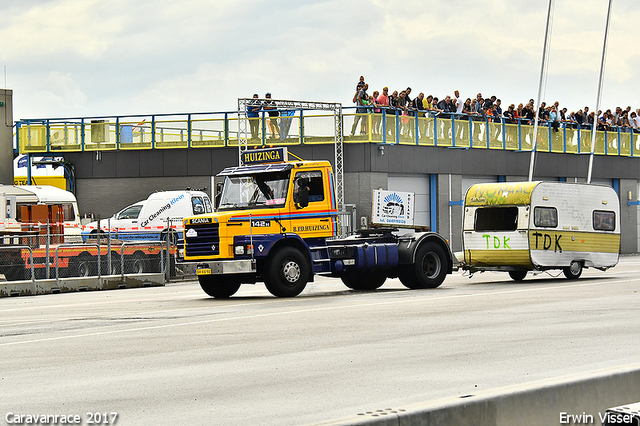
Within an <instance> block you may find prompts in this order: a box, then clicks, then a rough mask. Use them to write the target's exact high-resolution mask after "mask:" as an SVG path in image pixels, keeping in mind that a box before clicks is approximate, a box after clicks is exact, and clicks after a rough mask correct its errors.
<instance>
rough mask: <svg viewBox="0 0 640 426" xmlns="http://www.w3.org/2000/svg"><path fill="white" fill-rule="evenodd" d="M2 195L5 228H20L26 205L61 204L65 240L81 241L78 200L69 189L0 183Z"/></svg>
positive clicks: (1, 214)
mask: <svg viewBox="0 0 640 426" xmlns="http://www.w3.org/2000/svg"><path fill="white" fill-rule="evenodd" d="M0 196H2V198H3V199H4V203H3V205H4V206H5V208H4V210H3V212H2V213H0V218H2V219H3V221H2V227H3V229H5V230H11V229H20V225H19V223H20V222H21V219H22V218H21V210H22V209H21V207H22V206H24V205H34V204H47V205H53V204H55V205H60V206H62V210H63V212H64V234H65V242H80V241H81V237H80V233H81V231H82V226H81V225H80V214H79V212H78V201H77V200H76V197H75V195H73V193H71V192H69V191H65V190H63V189H60V188H57V187H55V186H49V185H24V186H10V185H0Z"/></svg>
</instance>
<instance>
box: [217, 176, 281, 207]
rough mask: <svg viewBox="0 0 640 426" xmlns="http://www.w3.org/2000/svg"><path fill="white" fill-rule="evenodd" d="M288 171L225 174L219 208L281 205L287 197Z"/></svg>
mask: <svg viewBox="0 0 640 426" xmlns="http://www.w3.org/2000/svg"><path fill="white" fill-rule="evenodd" d="M288 189H289V172H288V171H287V172H279V173H258V174H255V175H250V176H227V177H226V178H225V180H224V188H223V189H222V196H221V197H220V206H219V207H218V209H219V210H233V209H239V208H240V209H242V208H256V207H258V208H260V207H263V208H272V207H282V206H283V205H284V203H285V201H286V199H287V190H288Z"/></svg>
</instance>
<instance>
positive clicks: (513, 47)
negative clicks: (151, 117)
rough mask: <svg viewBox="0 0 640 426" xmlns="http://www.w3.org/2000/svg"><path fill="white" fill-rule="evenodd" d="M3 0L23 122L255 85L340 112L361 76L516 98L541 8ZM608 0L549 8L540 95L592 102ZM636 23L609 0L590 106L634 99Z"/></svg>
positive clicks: (324, 0) (462, 2)
mask: <svg viewBox="0 0 640 426" xmlns="http://www.w3.org/2000/svg"><path fill="white" fill-rule="evenodd" d="M7 3H11V2H5V3H3V4H2V6H0V12H1V13H0V39H2V40H3V50H2V51H1V52H0V60H1V61H2V62H0V65H6V66H7V71H8V78H7V80H8V84H9V88H13V89H14V98H15V102H14V108H15V114H14V115H15V116H16V117H21V118H27V117H34V116H51V117H53V116H60V115H61V114H69V115H73V116H89V115H111V114H118V115H126V114H147V113H149V114H150V113H156V112H157V113H160V112H164V113H168V112H178V111H181V112H186V111H217V110H233V109H235V108H236V99H237V98H238V97H246V96H251V95H252V94H253V93H259V94H261V95H262V94H264V92H266V91H271V92H272V93H274V97H280V98H289V99H304V100H324V101H333V102H336V101H337V102H343V103H344V104H345V106H351V105H352V104H351V98H352V96H353V91H354V90H355V83H356V81H357V78H358V76H359V75H365V77H366V80H367V82H368V83H369V84H370V88H371V90H370V91H373V90H380V89H381V88H382V86H384V85H387V86H389V87H390V88H391V89H392V90H393V89H402V88H405V87H407V86H411V87H412V88H413V89H414V92H417V93H419V92H425V93H431V94H434V95H436V96H440V97H441V96H444V95H446V94H451V93H452V92H453V90H454V89H459V90H460V91H461V93H462V95H463V96H464V97H467V96H470V95H473V94H475V93H477V92H478V91H479V92H483V93H484V94H487V93H488V94H496V95H497V96H499V97H501V98H502V99H503V102H508V103H511V102H513V103H518V102H519V101H521V100H523V99H527V100H528V99H529V98H530V97H533V95H535V93H536V91H537V85H538V78H539V77H538V76H539V71H540V62H541V57H542V44H543V40H544V27H545V22H546V12H547V2H531V1H525V0H514V1H510V2H505V1H503V0H487V1H482V2H477V1H472V0H457V1H456V2H455V3H452V2H443V1H437V0H405V1H402V2H397V1H391V0H354V1H348V2H347V1H344V0H315V1H305V2H300V1H294V0H271V1H266V0H249V1H242V2H240V1H233V0H231V1H226V2H211V1H208V0H191V1H189V2H182V3H176V2H175V1H169V0H156V1H153V2H151V1H148V0H140V1H136V2H130V1H125V0H112V1H111V2H108V3H105V2H99V1H97V0H49V1H37V0H25V1H22V2H20V4H19V6H16V5H13V4H7ZM606 6H607V0H580V1H578V0H565V1H563V2H556V3H555V13H554V15H553V18H554V19H553V32H552V37H551V43H550V55H549V66H548V78H547V84H546V92H545V96H546V97H548V98H552V99H559V100H561V102H562V103H564V104H566V105H567V106H568V107H569V108H571V107H570V105H572V104H574V103H576V104H584V103H590V104H593V100H594V99H595V93H596V87H595V85H596V83H597V74H598V71H599V60H600V54H601V45H602V34H603V29H604V23H605V12H606ZM639 18H640V5H639V4H637V2H634V1H633V0H616V2H615V3H614V9H613V13H612V24H611V30H610V43H609V51H608V55H607V69H606V80H605V86H604V87H605V91H604V94H603V102H604V100H605V99H606V101H607V102H614V103H615V102H622V103H629V102H631V103H632V104H633V105H638V106H640V94H635V92H634V91H632V90H631V88H632V87H633V85H634V84H635V81H634V79H635V70H636V69H638V68H637V65H638V63H640V58H639V57H638V56H639V55H640V52H637V51H636V50H635V49H634V48H633V43H634V41H635V40H637V39H638V36H640V29H638V28H637V27H638V26H637V24H636V23H637V22H638V20H639ZM618 99H619V100H618ZM581 106H584V105H581Z"/></svg>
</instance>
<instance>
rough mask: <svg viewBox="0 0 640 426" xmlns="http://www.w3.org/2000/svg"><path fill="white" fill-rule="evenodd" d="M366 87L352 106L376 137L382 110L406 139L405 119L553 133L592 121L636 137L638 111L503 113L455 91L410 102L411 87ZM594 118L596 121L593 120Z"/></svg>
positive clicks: (524, 107) (522, 107)
mask: <svg viewBox="0 0 640 426" xmlns="http://www.w3.org/2000/svg"><path fill="white" fill-rule="evenodd" d="M368 88H369V86H368V84H367V83H365V81H364V76H360V79H359V81H358V83H357V85H356V93H355V96H354V97H353V102H354V103H355V104H356V105H357V109H356V113H360V114H362V113H367V112H373V113H374V117H373V120H372V127H373V128H372V132H373V133H374V134H380V132H381V127H382V126H381V120H382V115H381V114H376V113H381V112H382V110H383V109H384V110H386V115H388V116H392V117H393V119H394V120H395V117H394V116H395V115H399V116H401V120H400V123H401V124H400V130H401V132H403V133H406V134H408V135H410V133H411V131H412V130H411V126H408V125H407V123H408V122H409V120H410V118H409V117H416V116H417V117H439V118H451V117H455V118H456V119H462V120H468V119H471V120H473V121H485V122H494V123H502V122H504V123H507V124H517V123H520V124H523V125H533V124H535V120H536V119H537V120H538V124H539V125H548V126H550V127H551V128H553V130H554V131H558V130H559V129H560V128H562V127H566V128H573V129H577V128H583V129H591V128H592V126H593V123H594V121H596V128H597V130H607V131H609V130H618V129H620V130H621V131H624V132H635V133H640V108H639V109H637V110H636V111H635V112H634V111H632V110H631V107H630V106H628V107H627V108H626V109H623V108H621V107H616V108H615V110H614V112H612V110H611V109H607V110H606V111H604V112H603V111H602V110H600V111H598V113H597V115H596V113H595V112H594V111H589V107H587V106H585V107H584V109H579V110H578V111H571V112H569V113H568V112H567V108H561V107H560V104H559V102H558V101H556V102H554V103H553V104H552V105H547V104H546V103H545V102H541V103H540V108H539V109H538V111H537V113H536V111H535V106H534V100H533V99H529V102H527V103H526V104H523V103H519V104H518V106H517V107H516V106H515V104H513V103H512V104H510V105H509V106H508V107H506V109H503V105H502V101H501V100H500V99H498V98H497V97H496V96H489V97H483V96H482V93H478V94H477V95H476V96H475V98H473V99H472V98H466V99H465V98H463V97H462V96H461V95H460V93H459V91H458V90H456V91H454V93H453V96H451V95H446V96H444V97H443V98H442V99H439V98H437V97H435V96H433V95H427V96H425V95H424V93H422V92H421V93H419V94H418V95H417V96H416V97H414V98H411V93H412V90H411V87H407V88H406V89H404V90H401V91H400V92H398V91H397V90H394V91H393V92H392V93H391V94H389V88H388V87H386V86H385V87H383V88H382V93H380V92H378V91H377V90H376V91H374V92H373V93H372V94H371V95H369V94H368V93H367V90H368ZM596 117H597V118H596ZM358 121H359V116H358V115H356V120H354V123H353V126H352V127H351V135H354V134H355V132H356V130H357V125H358ZM366 126H367V121H366V120H362V124H361V129H360V132H361V133H362V134H364V133H367V130H368V129H367V127H366ZM394 128H395V126H387V129H388V130H387V131H388V132H391V134H392V135H393V131H394Z"/></svg>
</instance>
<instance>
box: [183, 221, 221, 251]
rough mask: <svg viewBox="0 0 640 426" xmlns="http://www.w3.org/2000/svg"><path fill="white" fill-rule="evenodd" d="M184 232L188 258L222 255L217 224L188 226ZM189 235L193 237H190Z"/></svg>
mask: <svg viewBox="0 0 640 426" xmlns="http://www.w3.org/2000/svg"><path fill="white" fill-rule="evenodd" d="M184 231H185V232H184V235H185V239H184V241H185V255H186V256H196V257H200V256H213V255H217V254H220V233H219V232H218V231H219V225H218V224H217V223H206V224H202V225H187V226H186V227H185V229H184ZM194 232H195V234H194ZM189 234H192V235H191V236H189Z"/></svg>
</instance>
